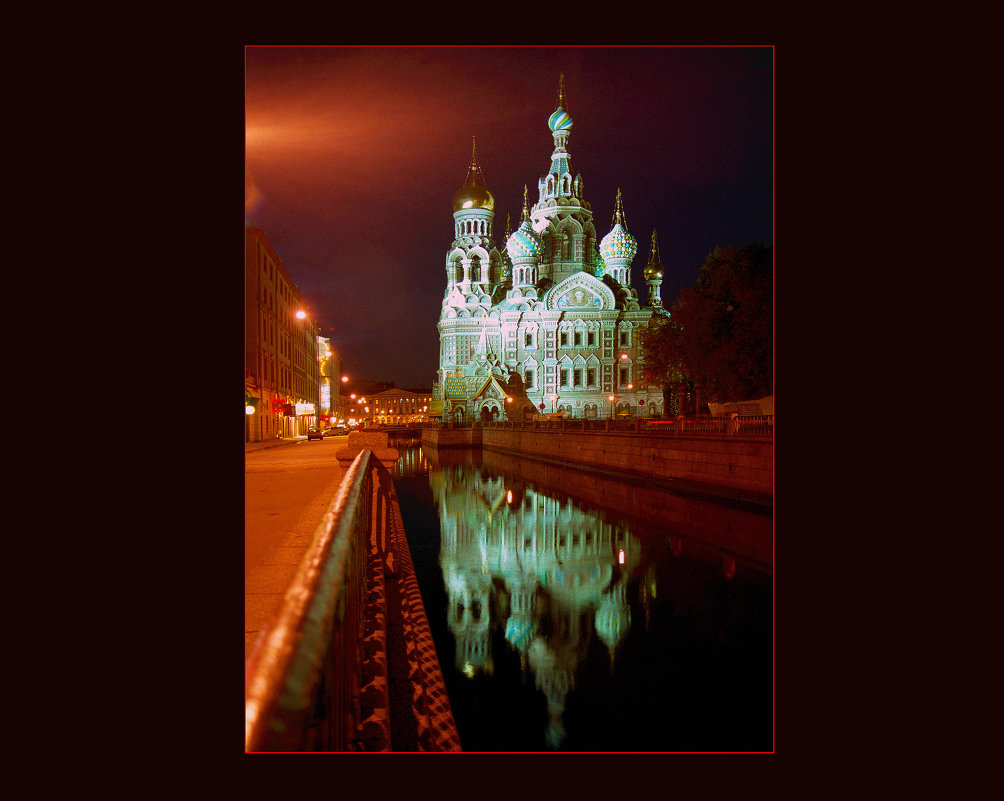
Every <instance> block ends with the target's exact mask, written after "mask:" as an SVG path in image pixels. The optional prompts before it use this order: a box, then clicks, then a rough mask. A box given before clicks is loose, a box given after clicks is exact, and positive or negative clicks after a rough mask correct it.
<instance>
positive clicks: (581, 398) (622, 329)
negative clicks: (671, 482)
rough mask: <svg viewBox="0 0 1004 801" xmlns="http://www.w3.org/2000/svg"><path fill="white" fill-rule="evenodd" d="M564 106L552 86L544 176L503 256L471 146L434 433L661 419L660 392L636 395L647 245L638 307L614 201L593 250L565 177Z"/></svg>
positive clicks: (577, 179)
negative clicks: (465, 427)
mask: <svg viewBox="0 0 1004 801" xmlns="http://www.w3.org/2000/svg"><path fill="white" fill-rule="evenodd" d="M567 105H568V104H567V102H566V101H565V92H564V79H563V78H562V80H561V82H560V83H559V91H558V106H557V108H556V109H555V110H554V112H553V113H552V114H551V116H550V117H549V118H548V120H547V125H548V128H549V129H550V131H551V135H552V137H553V139H554V150H553V152H552V153H551V164H550V168H549V170H548V172H547V174H546V175H545V176H544V177H543V178H540V179H539V180H538V182H537V192H538V197H537V202H536V203H534V204H533V205H532V206H530V205H529V203H528V199H527V189H526V187H525V186H524V188H523V209H522V215H521V220H520V223H519V226H518V227H517V228H516V230H515V231H510V230H506V234H505V245H504V247H503V248H501V249H500V248H499V247H498V246H497V245H496V244H495V241H494V239H493V233H492V224H493V222H494V219H495V199H494V197H493V196H492V193H491V192H490V191H489V190H488V188H487V186H486V185H485V180H484V176H483V175H482V173H481V168H480V166H479V165H478V160H477V147H476V143H475V146H474V148H473V149H472V153H471V163H470V167H469V168H468V171H467V179H466V181H465V183H464V185H463V186H462V187H461V188H460V189H459V190H458V191H457V192H456V194H455V195H454V197H453V220H454V239H453V243H452V244H451V246H450V249H449V252H448V253H447V256H446V291H445V293H444V297H443V304H442V311H441V313H440V316H439V325H438V327H439V339H440V354H439V371H438V381H437V385H436V388H435V389H434V398H435V401H438V403H436V402H435V401H434V410H436V411H437V412H438V411H439V410H440V409H441V414H442V419H443V421H444V422H448V421H452V422H454V423H459V424H464V423H469V422H471V421H472V420H482V421H487V420H524V419H531V418H532V417H533V416H534V415H538V414H559V413H560V414H561V415H562V416H564V417H566V418H587V419H597V418H599V419H602V418H605V417H614V416H617V417H636V416H645V417H655V416H661V415H662V412H663V409H662V405H663V397H662V392H661V389H660V388H659V387H651V388H649V387H647V386H645V385H644V383H643V377H642V364H641V359H642V352H641V342H640V340H639V336H638V333H639V331H640V330H641V329H643V328H644V327H645V326H647V325H648V323H649V320H650V319H651V317H652V315H653V314H654V313H665V312H664V311H663V309H662V300H661V299H660V295H659V288H660V285H661V283H662V266H661V264H660V262H659V255H658V246H657V243H656V235H655V232H654V231H653V233H652V247H651V254H650V257H649V262H648V265H647V266H646V268H645V272H644V276H645V282H646V284H647V286H648V298H647V305H644V306H643V305H642V304H641V303H640V302H639V299H638V296H637V291H636V290H634V289H632V288H631V262H632V261H633V259H634V257H635V255H636V254H637V251H638V243H637V241H636V240H635V239H634V237H633V236H631V234H630V233H628V230H627V222H626V216H625V213H624V204H623V199H622V197H621V192H620V190H618V191H617V196H616V198H615V199H614V215H613V222H612V227H611V228H610V230H609V232H607V233H606V234H605V235H604V236H603V237H602V239H601V238H599V236H598V235H597V231H596V227H595V225H594V222H593V212H592V207H591V205H590V203H589V202H588V201H587V200H586V199H585V196H584V192H583V184H582V176H581V175H580V174H579V173H577V172H576V171H575V170H574V169H573V167H572V163H571V156H570V154H569V151H568V141H569V139H570V137H571V133H572V118H571V116H570V115H569V113H568V112H567V111H566V107H567ZM507 228H508V226H507Z"/></svg>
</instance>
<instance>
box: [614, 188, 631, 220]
mask: <svg viewBox="0 0 1004 801" xmlns="http://www.w3.org/2000/svg"><path fill="white" fill-rule="evenodd" d="M618 224H619V225H620V227H621V228H623V229H624V230H625V231H626V230H627V220H626V219H625V217H624V201H623V200H622V199H621V190H620V187H617V201H616V203H615V204H614V221H613V223H612V225H611V227H613V226H614V225H618Z"/></svg>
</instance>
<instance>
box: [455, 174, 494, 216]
mask: <svg viewBox="0 0 1004 801" xmlns="http://www.w3.org/2000/svg"><path fill="white" fill-rule="evenodd" d="M461 209H488V211H494V209H495V198H494V197H492V193H491V192H489V191H488V188H487V187H485V186H482V185H481V183H480V182H479V181H478V179H477V176H476V175H474V174H472V175H471V177H470V178H469V179H468V181H467V183H466V184H464V185H463V186H462V187H461V188H460V189H458V190H457V193H456V194H455V195H454V196H453V210H454V211H460V210H461Z"/></svg>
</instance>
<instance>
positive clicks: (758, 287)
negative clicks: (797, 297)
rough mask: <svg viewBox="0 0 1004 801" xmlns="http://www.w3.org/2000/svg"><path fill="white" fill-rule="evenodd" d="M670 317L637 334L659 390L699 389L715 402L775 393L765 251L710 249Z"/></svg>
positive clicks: (757, 247) (771, 309)
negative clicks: (659, 385)
mask: <svg viewBox="0 0 1004 801" xmlns="http://www.w3.org/2000/svg"><path fill="white" fill-rule="evenodd" d="M669 312H670V314H669V317H668V318H667V317H660V318H658V319H655V318H653V321H652V324H650V326H649V329H648V331H647V332H646V333H644V334H643V336H642V345H643V348H644V355H645V375H646V380H648V381H649V382H650V383H654V384H662V385H663V387H664V388H666V387H669V386H672V385H678V384H680V383H686V384H689V385H691V387H694V386H700V387H703V388H704V389H705V391H706V393H707V399H708V400H710V401H713V402H725V401H732V400H745V399H748V398H755V397H761V396H763V395H769V394H771V393H772V392H773V386H774V368H773V362H774V333H773V329H774V301H773V261H772V253H771V249H770V248H768V247H764V246H763V245H744V246H742V247H740V248H735V247H732V246H728V247H716V248H715V249H714V250H713V251H712V252H711V253H710V254H709V255H708V258H707V259H706V260H705V262H704V265H703V266H702V267H701V269H700V272H699V273H698V277H697V281H696V283H695V284H694V285H693V286H692V287H690V288H688V289H685V290H683V291H682V292H681V293H680V299H679V300H678V301H677V302H676V303H674V304H673V305H672V307H670V310H669Z"/></svg>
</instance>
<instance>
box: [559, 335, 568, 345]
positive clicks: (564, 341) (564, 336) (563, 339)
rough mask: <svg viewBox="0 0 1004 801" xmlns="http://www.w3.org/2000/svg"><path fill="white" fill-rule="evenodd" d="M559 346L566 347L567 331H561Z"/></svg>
mask: <svg viewBox="0 0 1004 801" xmlns="http://www.w3.org/2000/svg"><path fill="white" fill-rule="evenodd" d="M561 347H563V348H567V347H568V332H567V331H562V332H561Z"/></svg>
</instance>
